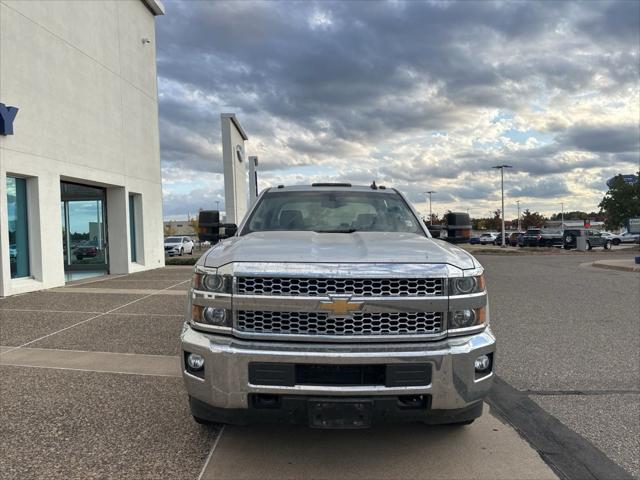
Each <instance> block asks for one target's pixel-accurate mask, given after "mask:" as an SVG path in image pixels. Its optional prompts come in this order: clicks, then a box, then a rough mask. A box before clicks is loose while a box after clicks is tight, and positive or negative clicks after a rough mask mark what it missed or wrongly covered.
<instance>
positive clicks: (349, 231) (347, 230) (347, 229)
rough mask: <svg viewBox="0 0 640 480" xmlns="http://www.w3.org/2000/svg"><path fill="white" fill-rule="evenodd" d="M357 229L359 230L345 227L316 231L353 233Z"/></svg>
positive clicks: (317, 231) (318, 231)
mask: <svg viewBox="0 0 640 480" xmlns="http://www.w3.org/2000/svg"><path fill="white" fill-rule="evenodd" d="M357 231H358V230H357V229H355V228H344V229H337V230H314V232H316V233H353V232H357Z"/></svg>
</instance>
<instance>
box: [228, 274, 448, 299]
mask: <svg viewBox="0 0 640 480" xmlns="http://www.w3.org/2000/svg"><path fill="white" fill-rule="evenodd" d="M443 284H444V279H442V278H281V277H237V279H236V293H238V294H241V295H283V296H290V295H299V296H310V297H315V296H327V295H334V294H338V295H339V294H343V295H356V296H362V297H373V296H376V297H383V296H407V297H409V296H435V295H444V288H443Z"/></svg>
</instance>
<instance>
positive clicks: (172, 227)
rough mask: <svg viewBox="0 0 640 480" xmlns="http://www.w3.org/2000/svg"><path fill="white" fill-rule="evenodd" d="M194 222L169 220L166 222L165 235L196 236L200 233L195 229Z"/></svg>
mask: <svg viewBox="0 0 640 480" xmlns="http://www.w3.org/2000/svg"><path fill="white" fill-rule="evenodd" d="M193 223H194V222H193V221H192V220H167V221H165V222H164V235H165V237H167V236H169V235H186V236H189V237H193V236H196V235H197V234H198V232H196V229H195V228H194V225H193Z"/></svg>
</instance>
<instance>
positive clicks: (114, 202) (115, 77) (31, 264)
mask: <svg viewBox="0 0 640 480" xmlns="http://www.w3.org/2000/svg"><path fill="white" fill-rule="evenodd" d="M163 13H164V9H163V6H162V3H161V2H160V1H159V0H118V1H98V0H94V1H74V0H69V1H57V2H51V1H47V0H41V1H36V0H21V1H18V0H0V296H9V295H14V294H18V293H23V292H29V291H34V290H39V289H43V288H50V287H55V286H61V285H64V284H65V282H66V281H69V280H74V279H76V278H83V277H86V276H90V275H103V274H106V273H110V274H121V273H130V272H135V271H139V270H146V269H150V268H157V267H161V266H163V265H164V249H163V225H162V190H161V177H160V152H159V149H160V147H159V140H158V99H157V84H156V44H155V16H156V15H162V14H163ZM11 107H13V108H11ZM15 108H17V109H18V111H17V114H16V110H15Z"/></svg>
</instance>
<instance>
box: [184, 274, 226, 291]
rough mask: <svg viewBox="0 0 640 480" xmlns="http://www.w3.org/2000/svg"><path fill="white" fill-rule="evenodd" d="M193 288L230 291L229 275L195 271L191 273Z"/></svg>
mask: <svg viewBox="0 0 640 480" xmlns="http://www.w3.org/2000/svg"><path fill="white" fill-rule="evenodd" d="M193 288H194V289H195V290H204V291H206V292H216V293H231V277H229V276H227V275H218V274H217V273H204V272H202V271H196V273H194V275H193Z"/></svg>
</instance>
